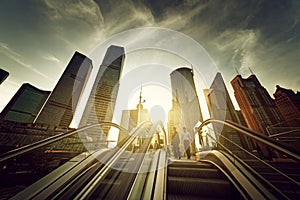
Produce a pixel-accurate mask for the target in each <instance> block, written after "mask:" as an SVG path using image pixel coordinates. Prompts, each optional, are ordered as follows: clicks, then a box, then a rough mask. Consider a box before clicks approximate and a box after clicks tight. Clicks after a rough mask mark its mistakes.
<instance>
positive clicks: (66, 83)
mask: <svg viewBox="0 0 300 200" xmlns="http://www.w3.org/2000/svg"><path fill="white" fill-rule="evenodd" d="M91 70H92V61H91V59H89V58H88V57H86V56H85V55H83V54H81V53H79V52H75V53H74V55H73V57H72V59H71V60H70V62H69V64H68V66H67V67H66V69H65V71H64V73H63V74H62V76H61V77H60V79H59V81H58V83H57V84H56V86H55V88H54V90H53V91H52V93H51V94H50V96H49V98H48V99H47V102H46V103H45V105H44V106H43V108H42V110H41V111H40V113H39V115H38V116H37V118H36V119H35V123H39V124H48V125H51V126H60V127H69V125H70V123H71V121H72V119H73V114H74V111H75V109H76V106H77V104H78V101H79V99H80V97H81V95H82V92H83V90H84V88H85V85H86V82H87V80H88V78H89V75H90V72H91Z"/></svg>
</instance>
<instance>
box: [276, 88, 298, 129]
mask: <svg viewBox="0 0 300 200" xmlns="http://www.w3.org/2000/svg"><path fill="white" fill-rule="evenodd" d="M273 96H274V97H275V104H276V106H277V108H278V110H279V112H280V113H281V115H282V117H283V118H284V120H285V122H286V124H287V125H288V126H290V127H300V92H297V93H294V91H293V90H290V89H285V88H282V87H280V86H279V85H276V91H275V93H274V94H273Z"/></svg>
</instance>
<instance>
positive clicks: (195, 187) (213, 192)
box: [167, 177, 233, 198]
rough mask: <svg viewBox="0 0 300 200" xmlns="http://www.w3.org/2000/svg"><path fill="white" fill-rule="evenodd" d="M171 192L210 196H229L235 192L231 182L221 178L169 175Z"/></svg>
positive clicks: (168, 186)
mask: <svg viewBox="0 0 300 200" xmlns="http://www.w3.org/2000/svg"><path fill="white" fill-rule="evenodd" d="M167 190H168V193H169V194H185V195H193V196H194V195H201V196H209V197H218V198H219V197H224V196H226V197H228V196H232V194H233V186H232V185H231V184H230V182H228V181H226V180H220V179H200V178H190V177H189V178H183V177H168V185H167Z"/></svg>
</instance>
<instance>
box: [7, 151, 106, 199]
mask: <svg viewBox="0 0 300 200" xmlns="http://www.w3.org/2000/svg"><path fill="white" fill-rule="evenodd" d="M106 151H107V149H101V150H99V151H97V152H94V153H92V154H90V153H88V152H84V153H82V154H80V155H78V156H76V157H74V158H72V159H71V160H69V161H68V162H66V163H65V164H63V165H62V166H60V167H59V168H57V169H56V170H54V171H53V172H51V173H50V174H48V175H46V176H45V177H43V178H41V179H39V180H38V181H36V182H35V183H33V184H32V185H30V186H28V187H27V188H25V189H24V190H22V191H21V192H19V193H18V194H16V195H15V196H13V197H12V198H11V199H12V200H18V199H32V198H35V197H36V196H38V195H39V194H40V193H42V192H43V191H45V190H49V189H50V188H51V189H53V187H54V188H58V187H59V186H60V184H57V183H58V182H60V181H61V180H63V181H64V182H66V181H68V179H66V177H70V176H71V175H72V174H76V173H77V172H79V171H80V170H82V169H83V168H84V167H86V165H87V164H88V163H90V162H92V161H93V160H94V159H95V157H96V156H98V155H100V154H102V153H104V152H106ZM52 192H53V191H52Z"/></svg>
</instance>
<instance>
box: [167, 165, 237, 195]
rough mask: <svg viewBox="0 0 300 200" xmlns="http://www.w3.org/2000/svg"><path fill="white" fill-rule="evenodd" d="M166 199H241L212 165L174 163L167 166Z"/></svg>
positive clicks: (222, 174) (230, 184)
mask: <svg viewBox="0 0 300 200" xmlns="http://www.w3.org/2000/svg"><path fill="white" fill-rule="evenodd" d="M167 174H168V178H167V199H170V200H173V199H243V197H242V195H241V194H240V193H239V191H238V190H237V189H236V188H235V187H234V185H233V184H232V183H231V182H230V181H229V180H228V178H227V177H226V176H225V174H224V173H223V172H222V171H221V170H220V169H219V168H217V167H216V166H215V165H214V164H212V163H208V162H203V161H202V162H196V161H175V162H173V163H171V164H169V166H168V172H167Z"/></svg>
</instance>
